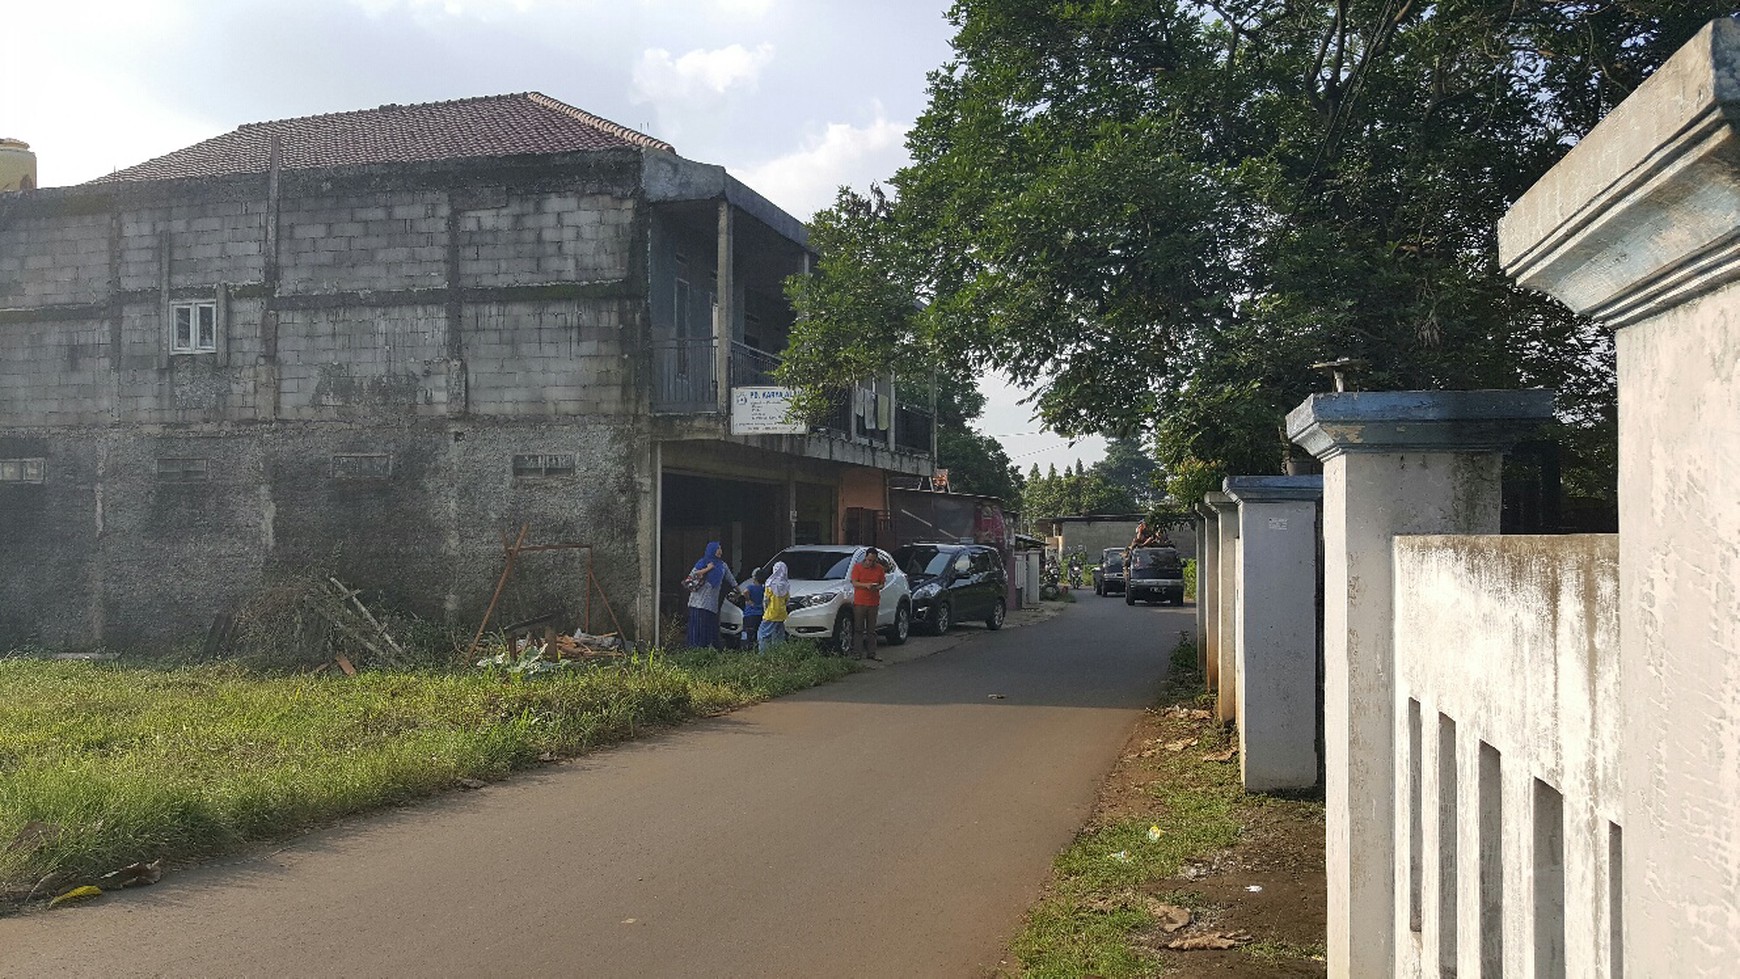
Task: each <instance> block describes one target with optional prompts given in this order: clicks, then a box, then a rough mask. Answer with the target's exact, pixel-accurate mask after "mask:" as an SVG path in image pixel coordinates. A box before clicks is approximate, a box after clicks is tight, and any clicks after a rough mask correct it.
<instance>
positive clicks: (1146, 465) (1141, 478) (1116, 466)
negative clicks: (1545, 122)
mask: <svg viewBox="0 0 1740 979" xmlns="http://www.w3.org/2000/svg"><path fill="white" fill-rule="evenodd" d="M1159 469H1160V467H1159V464H1158V463H1156V462H1155V461H1154V459H1153V457H1152V456H1150V455H1149V454H1148V453H1147V452H1146V451H1144V450H1143V448H1142V440H1141V439H1138V438H1135V437H1133V436H1124V437H1120V438H1114V439H1111V440H1109V441H1108V442H1107V443H1106V457H1105V458H1104V459H1101V460H1100V461H1099V462H1097V463H1095V464H1094V467H1093V471H1094V472H1097V473H1099V474H1100V475H1101V476H1102V477H1104V478H1105V480H1106V482H1107V483H1110V484H1111V485H1113V486H1117V487H1121V488H1122V489H1125V490H1127V491H1129V493H1130V496H1131V497H1132V498H1134V499H1136V500H1151V499H1153V498H1154V497H1156V496H1158V495H1159V485H1158V484H1157V483H1156V481H1155V476H1156V475H1157V473H1158V471H1159Z"/></svg>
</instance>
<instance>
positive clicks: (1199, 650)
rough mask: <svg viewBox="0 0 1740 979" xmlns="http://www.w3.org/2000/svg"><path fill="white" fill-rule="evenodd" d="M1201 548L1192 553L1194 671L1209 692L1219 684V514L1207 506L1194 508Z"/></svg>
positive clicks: (1199, 505) (1204, 503)
mask: <svg viewBox="0 0 1740 979" xmlns="http://www.w3.org/2000/svg"><path fill="white" fill-rule="evenodd" d="M1196 512H1197V515H1198V516H1200V517H1202V524H1201V526H1202V531H1201V534H1202V536H1201V538H1200V540H1201V541H1202V546H1201V547H1200V548H1199V549H1198V550H1197V552H1196V555H1197V557H1196V621H1197V623H1198V628H1199V629H1200V630H1201V631H1202V642H1201V643H1200V644H1198V645H1197V647H1196V668H1197V670H1198V671H1200V672H1201V673H1202V682H1203V686H1204V688H1205V689H1207V690H1213V689H1214V687H1215V684H1216V683H1217V682H1218V681H1219V680H1220V514H1219V513H1218V512H1217V511H1216V510H1215V508H1214V507H1212V506H1210V505H1209V504H1208V503H1207V502H1203V503H1201V504H1198V505H1197V507H1196Z"/></svg>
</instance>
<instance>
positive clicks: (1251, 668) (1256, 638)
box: [1224, 476, 1323, 792]
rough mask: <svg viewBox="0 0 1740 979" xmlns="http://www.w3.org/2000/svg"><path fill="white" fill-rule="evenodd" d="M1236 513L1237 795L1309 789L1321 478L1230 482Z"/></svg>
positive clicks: (1313, 775) (1313, 768)
mask: <svg viewBox="0 0 1740 979" xmlns="http://www.w3.org/2000/svg"><path fill="white" fill-rule="evenodd" d="M1224 490H1225V492H1226V495H1227V496H1229V497H1231V498H1232V500H1233V501H1234V502H1235V503H1237V504H1238V521H1239V544H1238V582H1239V585H1238V628H1237V629H1236V630H1235V631H1236V633H1237V635H1238V650H1237V654H1236V656H1235V660H1236V661H1237V667H1236V669H1235V670H1234V684H1235V685H1236V690H1235V694H1236V699H1237V704H1238V707H1237V713H1238V719H1239V770H1240V774H1241V775H1242V776H1243V779H1244V786H1245V790H1246V791H1249V792H1267V791H1273V790H1275V789H1303V788H1310V787H1311V786H1313V785H1315V784H1317V504H1318V501H1319V500H1321V499H1322V497H1323V477H1321V476H1231V477H1228V478H1227V480H1226V483H1225V484H1224Z"/></svg>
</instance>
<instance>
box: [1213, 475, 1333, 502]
mask: <svg viewBox="0 0 1740 979" xmlns="http://www.w3.org/2000/svg"><path fill="white" fill-rule="evenodd" d="M1221 488H1222V489H1223V490H1224V491H1225V492H1226V495H1227V496H1230V497H1232V498H1233V499H1234V500H1236V501H1238V502H1239V503H1281V502H1291V501H1294V500H1321V499H1322V498H1323V477H1322V476H1228V477H1227V478H1226V482H1225V483H1223V484H1222V486H1221Z"/></svg>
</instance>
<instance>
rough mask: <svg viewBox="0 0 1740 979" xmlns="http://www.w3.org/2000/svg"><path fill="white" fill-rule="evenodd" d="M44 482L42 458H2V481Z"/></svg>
mask: <svg viewBox="0 0 1740 979" xmlns="http://www.w3.org/2000/svg"><path fill="white" fill-rule="evenodd" d="M40 482H42V460H41V459H0V483H40Z"/></svg>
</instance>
